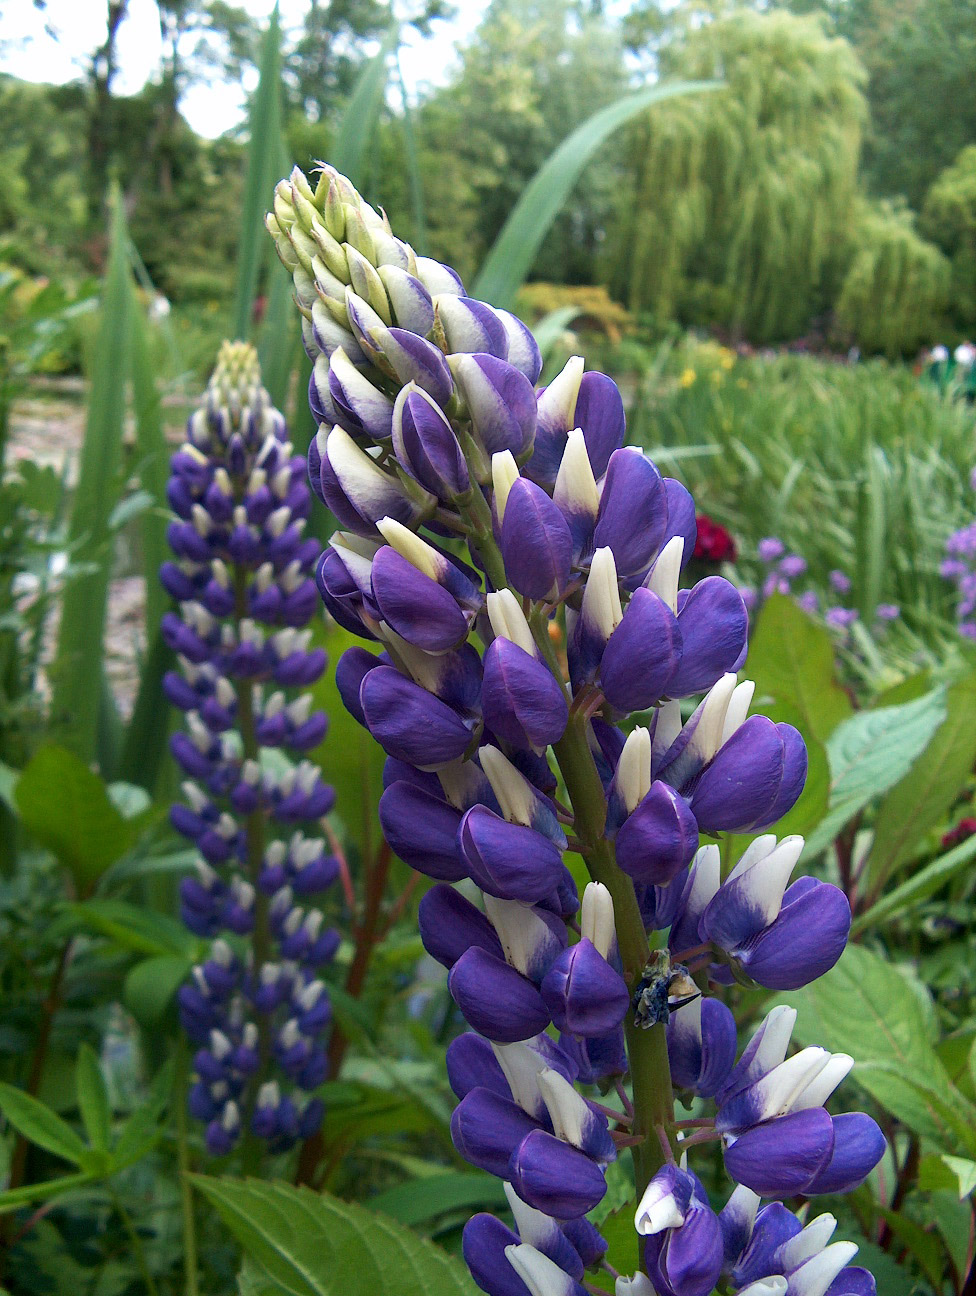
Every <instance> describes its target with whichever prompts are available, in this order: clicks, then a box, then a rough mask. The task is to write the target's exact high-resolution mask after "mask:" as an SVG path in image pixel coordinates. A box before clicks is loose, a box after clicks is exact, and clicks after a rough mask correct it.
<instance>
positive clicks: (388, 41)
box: [331, 23, 400, 185]
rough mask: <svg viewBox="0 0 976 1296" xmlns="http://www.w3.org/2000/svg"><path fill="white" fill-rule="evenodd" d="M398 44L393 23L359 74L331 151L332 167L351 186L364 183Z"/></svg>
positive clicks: (396, 32)
mask: <svg viewBox="0 0 976 1296" xmlns="http://www.w3.org/2000/svg"><path fill="white" fill-rule="evenodd" d="M399 40H400V29H399V27H398V26H397V24H396V23H394V24H393V26H392V27H391V28H390V30H389V31H388V32H387V33H386V35H385V36H384V37H383V43H382V44H381V46H380V48H379V50H378V51H377V53H376V54H375V55H374V56H373V57H372V58H371V59H370V60H369V62H368V63H367V64H366V65H365V67H364V68H363V70H362V72H360V74H359V79H358V80H357V82H356V84H355V86H354V87H353V91H352V94H351V95H350V96H349V102H348V103H347V104H346V106H345V109H344V110H343V113H342V121H341V122H340V124H339V129H338V131H337V132H336V137H335V141H334V143H333V145H332V150H331V162H332V165H333V166H334V167H335V168H336V170H337V171H341V172H342V174H343V175H345V176H348V177H349V179H350V180H351V181H352V182H353V184H354V185H362V184H363V183H364V177H363V163H364V160H365V158H366V155H367V151H368V149H369V143H370V140H371V139H372V135H373V131H374V130H375V128H376V119H377V117H378V115H379V111H380V105H381V104H382V102H383V94H384V92H385V90H386V80H387V69H386V63H387V59H388V57H389V55H390V53H391V52H392V51H393V50H394V49H396V47H397V45H398V43H399Z"/></svg>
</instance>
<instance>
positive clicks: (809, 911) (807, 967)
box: [734, 878, 851, 990]
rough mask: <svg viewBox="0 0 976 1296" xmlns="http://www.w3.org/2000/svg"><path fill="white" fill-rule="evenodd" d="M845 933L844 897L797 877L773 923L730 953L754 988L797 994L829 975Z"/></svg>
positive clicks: (847, 919) (848, 918)
mask: <svg viewBox="0 0 976 1296" xmlns="http://www.w3.org/2000/svg"><path fill="white" fill-rule="evenodd" d="M850 930H851V907H850V903H849V902H848V899H847V896H846V895H845V894H844V892H843V891H841V890H840V889H839V888H838V887H835V886H833V885H832V884H831V883H829V882H820V881H818V880H817V879H816V878H798V879H797V881H796V882H794V883H793V885H792V886H791V887H789V888H788V889H787V892H786V894H785V896H784V897H783V905H782V908H781V909H780V912H779V916H778V917H777V918H776V919H775V921H774V922H773V923H771V924H770V926H768V927H766V928H765V929H764V930H763V931H761V932H759V933H758V935H756V936H755V937H754V938H753V939H752V940H750V941H748V942H747V943H746V944H745V945H744V946H743V947H742V948H739V949H737V950H735V951H734V952H735V954H736V957H737V958H738V960H739V962H740V963H741V964H742V966H743V968H744V969H745V970H746V971H747V972H748V974H749V976H751V977H752V979H753V980H754V981H757V982H758V983H759V984H760V985H763V986H766V987H767V989H769V990H799V989H800V987H801V986H805V985H809V984H810V982H811V981H816V980H817V978H818V977H822V976H823V975H824V973H825V972H829V971H830V969H831V968H832V967H833V966H834V964H835V963H836V962H837V960H838V959H839V958H840V956H841V954H843V952H844V947H845V946H846V944H847V938H848V935H849V934H850Z"/></svg>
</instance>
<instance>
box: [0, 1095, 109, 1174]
mask: <svg viewBox="0 0 976 1296" xmlns="http://www.w3.org/2000/svg"><path fill="white" fill-rule="evenodd" d="M0 1111H2V1112H3V1114H4V1116H5V1117H6V1118H7V1120H8V1121H9V1122H10V1124H11V1125H12V1126H13V1127H14V1129H15V1130H16V1131H17V1133H18V1134H23V1136H24V1138H25V1139H27V1140H28V1141H29V1142H31V1143H36V1144H37V1146H38V1147H42V1148H44V1150H45V1152H51V1153H53V1154H54V1156H58V1157H61V1158H62V1160H64V1161H70V1162H71V1163H72V1165H76V1166H83V1165H84V1164H85V1162H86V1160H88V1157H89V1149H88V1148H86V1147H85V1145H84V1143H82V1141H81V1139H80V1138H79V1137H78V1135H77V1134H76V1133H75V1132H74V1130H73V1129H72V1128H71V1126H70V1125H69V1124H68V1123H67V1121H63V1120H62V1119H61V1117H60V1116H59V1115H58V1114H57V1112H53V1111H51V1109H50V1107H47V1106H45V1104H44V1103H42V1102H39V1101H38V1100H37V1099H36V1098H32V1097H31V1095H30V1094H28V1093H24V1092H23V1090H21V1089H15V1088H14V1086H13V1085H9V1084H2V1083H0Z"/></svg>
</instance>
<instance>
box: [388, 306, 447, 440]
mask: <svg viewBox="0 0 976 1296" xmlns="http://www.w3.org/2000/svg"><path fill="white" fill-rule="evenodd" d="M387 336H388V337H389V338H390V339H392V342H393V343H394V345H389V344H387V345H386V346H384V347H383V352H384V354H385V356H386V358H387V360H389V362H390V364H391V365H392V366H393V370H394V372H395V374H396V376H397V377H398V378H399V380H400V382H401V383H408V382H413V383H416V384H417V386H418V387H420V388H422V389H423V390H424V391H425V392H427V393H428V394H429V395H430V396H432V397H433V398H434V400H435V401H437V403H438V405H446V404H447V402H448V401H449V400H450V399H451V395H452V393H453V391H454V379H453V378H452V377H451V371H450V369H449V368H448V364H447V361H446V360H445V359H444V352H443V351H442V350H441V349H440V347H436V346H434V344H433V343H432V342H428V341H427V340H426V339H425V338H422V337H418V336H417V334H416V333H411V332H409V331H408V330H407V329H400V328H391V329H388V330H387ZM391 418H392V416H391Z"/></svg>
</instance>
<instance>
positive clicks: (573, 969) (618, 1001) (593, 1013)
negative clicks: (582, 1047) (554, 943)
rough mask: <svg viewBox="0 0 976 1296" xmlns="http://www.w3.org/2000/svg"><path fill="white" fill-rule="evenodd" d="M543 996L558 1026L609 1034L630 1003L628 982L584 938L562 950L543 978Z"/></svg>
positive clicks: (580, 1032) (573, 1031) (574, 1031)
mask: <svg viewBox="0 0 976 1296" xmlns="http://www.w3.org/2000/svg"><path fill="white" fill-rule="evenodd" d="M541 990H542V997H543V999H544V1000H545V1001H546V1007H547V1008H548V1009H549V1013H550V1015H551V1017H552V1020H553V1024H554V1025H555V1026H556V1028H557V1029H558V1030H561V1031H568V1032H569V1033H570V1034H572V1035H586V1036H590V1035H606V1034H609V1033H610V1032H611V1031H613V1030H615V1029H616V1028H617V1027H618V1026H619V1025H620V1024H621V1022H622V1021H623V1019H624V1017H625V1016H626V1013H627V1008H628V1006H629V1004H630V991H629V990H628V989H627V983H626V982H625V981H624V979H623V977H622V976H621V975H620V973H619V972H617V971H616V969H615V968H613V967H611V965H610V964H609V963H608V962H607V960H606V959H605V958H604V957H603V955H602V954H601V953H600V952H599V951H598V950H597V949H596V948H595V946H594V945H593V944H592V942H590V941H588V940H586V939H585V938H584V939H582V940H580V941H578V942H577V943H576V944H575V945H571V946H570V947H569V949H566V950H563V952H562V954H560V955H559V957H558V958H557V959H556V961H555V963H553V965H552V967H551V968H550V969H549V971H548V972H547V973H546V975H545V978H544V979H543V982H542V986H541Z"/></svg>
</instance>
